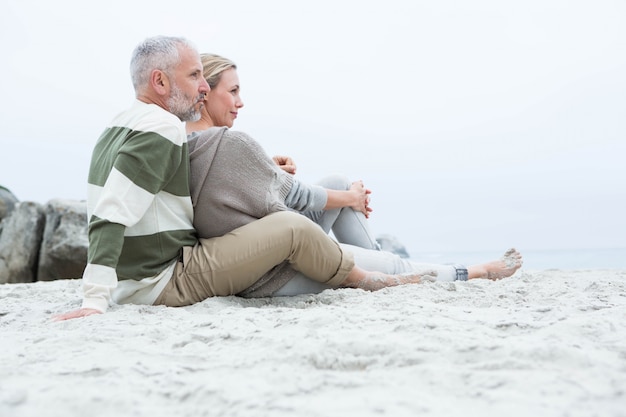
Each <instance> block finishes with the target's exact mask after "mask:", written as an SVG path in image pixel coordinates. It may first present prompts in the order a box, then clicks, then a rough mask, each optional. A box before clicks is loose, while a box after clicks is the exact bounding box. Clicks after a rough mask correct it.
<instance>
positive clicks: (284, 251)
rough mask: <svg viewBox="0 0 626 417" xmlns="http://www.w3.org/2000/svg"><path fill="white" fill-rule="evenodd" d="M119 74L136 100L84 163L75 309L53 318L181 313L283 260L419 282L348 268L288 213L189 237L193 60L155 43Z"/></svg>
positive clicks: (198, 101)
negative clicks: (144, 307) (82, 240)
mask: <svg viewBox="0 0 626 417" xmlns="http://www.w3.org/2000/svg"><path fill="white" fill-rule="evenodd" d="M130 69H131V77H132V82H133V87H134V89H135V93H136V100H135V102H134V103H133V105H132V106H131V108H130V109H128V110H126V111H124V112H122V113H121V114H120V115H118V116H117V117H116V118H115V119H114V120H113V122H112V123H111V125H110V126H109V127H107V128H106V129H105V131H104V132H103V134H102V135H101V137H100V139H99V140H98V142H97V144H96V146H95V149H94V152H93V155H92V161H91V166H90V171H89V179H88V182H89V191H88V204H87V207H88V217H89V250H88V263H87V267H86V268H85V272H84V274H83V291H84V297H83V303H82V307H81V308H79V309H77V310H74V311H71V312H68V313H65V314H62V315H59V316H57V317H56V319H57V320H67V319H72V318H77V317H84V316H89V315H92V314H98V313H104V312H105V311H106V310H107V308H108V306H109V304H110V303H111V301H113V302H116V303H134V304H164V305H168V306H182V305H189V304H193V303H195V302H199V301H202V300H204V299H206V298H208V297H211V296H216V295H232V294H237V293H239V292H241V291H242V290H244V289H246V288H248V287H250V285H252V284H253V283H255V282H256V281H257V280H258V279H259V278H260V277H261V276H262V275H264V274H265V273H266V272H268V271H269V270H271V269H272V268H273V267H275V266H276V265H278V264H280V263H282V262H284V261H287V262H289V263H290V264H291V265H292V266H293V267H294V269H297V270H299V271H301V272H302V273H304V274H305V275H307V276H308V277H310V278H312V279H315V280H316V281H319V282H324V283H327V284H329V285H331V286H340V285H342V286H359V287H361V288H365V289H376V288H379V287H381V286H385V285H386V284H385V283H387V284H389V285H397V284H399V283H406V282H419V280H420V278H419V276H417V275H414V276H411V277H406V276H404V277H403V278H402V280H401V282H400V281H398V279H397V277H395V276H391V275H385V274H379V273H376V274H370V273H367V272H366V271H364V270H363V269H360V268H358V267H356V266H355V265H354V260H353V256H352V255H351V254H349V253H344V252H342V250H341V249H340V247H339V245H338V244H337V243H336V242H334V241H333V240H332V239H330V238H329V237H328V236H327V235H326V233H324V231H323V230H322V229H321V228H319V227H318V226H317V225H316V224H314V223H313V222H311V221H310V220H308V219H307V218H305V217H304V216H301V215H299V214H296V213H291V212H280V213H275V214H272V215H269V216H266V217H264V218H263V219H260V220H257V221H254V222H252V223H250V224H247V225H245V226H243V227H240V228H238V229H235V230H234V231H233V232H231V233H228V234H226V235H224V236H221V237H217V238H212V239H198V238H197V237H196V233H195V230H194V229H193V226H192V221H193V207H192V202H191V198H190V192H189V155H188V148H187V140H186V132H185V127H184V123H183V122H185V121H190V120H197V119H198V118H199V117H200V110H201V108H202V106H203V100H204V96H205V94H207V93H208V91H209V86H208V84H207V83H206V81H205V79H204V77H203V75H202V65H201V63H200V57H199V55H198V53H197V51H196V49H195V48H194V47H193V46H192V45H191V44H190V43H189V42H188V41H187V40H185V39H184V38H176V37H163V36H157V37H153V38H148V39H146V40H145V41H144V42H143V43H142V44H140V45H139V46H137V48H136V49H135V51H134V52H133V56H132V59H131V65H130ZM370 284H371V285H373V287H371V288H370V287H368V285H370Z"/></svg>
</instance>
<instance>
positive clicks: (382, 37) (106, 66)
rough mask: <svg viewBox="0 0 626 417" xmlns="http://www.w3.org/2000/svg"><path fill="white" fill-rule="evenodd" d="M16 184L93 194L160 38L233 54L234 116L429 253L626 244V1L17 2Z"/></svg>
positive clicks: (11, 150) (12, 27)
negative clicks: (93, 157) (151, 45)
mask: <svg viewBox="0 0 626 417" xmlns="http://www.w3.org/2000/svg"><path fill="white" fill-rule="evenodd" d="M0 9H1V11H2V12H1V13H0V36H1V38H2V56H3V64H2V65H1V66H0V76H1V80H2V86H1V87H0V92H1V97H2V100H1V102H0V127H1V133H0V185H3V186H5V187H7V188H9V189H10V190H11V191H12V192H13V193H14V194H15V195H16V197H17V198H18V199H19V200H21V201H35V202H39V203H42V204H45V203H46V202H48V201H49V200H51V199H54V198H64V199H76V200H83V199H85V198H86V178H87V171H88V166H89V159H90V154H91V150H92V148H93V145H94V143H95V141H96V139H97V138H98V136H99V135H100V133H101V132H102V130H103V128H104V127H105V126H106V125H107V124H108V123H109V121H110V120H111V119H112V118H113V117H114V116H115V115H116V114H117V113H119V112H120V111H122V110H124V109H126V108H127V107H128V106H130V104H131V102H132V100H133V99H134V93H133V90H132V85H131V82H130V75H129V69H128V67H129V60H130V55H131V53H132V50H133V49H134V47H135V46H136V45H137V44H138V43H139V42H141V41H142V40H143V39H145V38H146V37H149V36H153V35H161V34H162V35H176V36H184V37H186V38H188V39H190V40H191V41H192V42H193V43H194V44H195V45H196V46H197V48H198V50H199V51H200V52H213V53H219V54H221V55H224V56H226V57H228V58H230V59H232V60H234V61H235V62H236V63H237V65H238V68H239V69H238V73H239V78H240V81H241V86H242V90H241V93H242V98H243V101H244V104H245V106H244V108H243V109H242V110H241V111H240V113H239V118H238V120H237V122H236V124H235V127H234V128H235V129H237V130H242V131H245V132H247V133H249V134H250V135H252V136H253V137H254V138H255V139H257V140H258V141H259V142H260V143H261V144H262V145H263V146H264V147H265V149H266V150H267V152H268V154H270V155H275V154H286V155H290V156H292V157H293V158H294V160H295V161H296V163H297V165H298V173H297V176H298V178H300V180H301V181H305V182H315V181H316V180H318V179H320V178H322V177H323V176H325V175H328V174H331V173H343V174H346V175H347V176H349V177H350V178H352V179H353V180H358V179H362V180H363V181H364V183H365V185H366V187H367V188H370V189H371V190H372V194H371V197H372V201H371V206H372V208H373V209H374V212H373V213H372V216H371V218H370V223H371V226H372V229H373V231H374V233H375V234H376V235H380V234H391V235H394V236H396V237H398V238H399V239H400V241H401V242H403V243H404V244H405V245H406V246H407V248H408V249H409V251H411V252H420V251H421V252H429V251H464V250H465V251H470V250H471V251H481V250H502V251H504V250H505V249H507V248H508V247H512V246H514V247H516V248H518V249H520V250H521V251H523V250H525V249H529V250H536V249H581V248H582V249H585V248H590V249H594V248H626V217H625V216H624V214H623V213H624V212H626V191H624V190H625V189H626V187H625V183H626V162H625V159H626V76H625V74H626V2H623V1H619V0H616V1H607V0H598V1H593V2H591V1H568V0H562V1H561V0H529V1H524V2H503V1H499V0H475V1H471V2H465V1H460V0H459V1H453V0H439V1H421V0H386V1H384V2H383V1H367V0H365V1H358V2H357V1H343V2H342V1H336V0H335V1H328V0H318V1H315V2H294V1H287V0H285V1H277V0H265V1H255V0H239V1H236V2H229V1H219V2H216V1H203V2H180V3H172V2H165V1H160V0H153V1H145V0H137V1H132V2H129V1H123V2H122V1H119V0H110V1H107V2H95V3H93V2H80V1H69V0H57V1H54V2H49V1H45V0H41V1H35V0H4V1H3V2H2V6H0Z"/></svg>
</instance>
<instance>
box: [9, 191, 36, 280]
mask: <svg viewBox="0 0 626 417" xmlns="http://www.w3.org/2000/svg"><path fill="white" fill-rule="evenodd" d="M44 223H45V215H44V209H43V207H42V205H41V204H38V203H33V202H20V203H17V204H15V207H14V208H13V210H12V211H11V214H10V215H9V216H8V217H6V218H4V219H3V220H2V234H0V284H6V283H16V282H34V281H36V279H37V276H36V272H37V261H38V258H39V246H40V245H41V238H42V235H43V229H44Z"/></svg>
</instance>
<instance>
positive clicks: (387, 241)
mask: <svg viewBox="0 0 626 417" xmlns="http://www.w3.org/2000/svg"><path fill="white" fill-rule="evenodd" d="M376 241H377V242H378V244H379V245H380V247H381V249H382V250H385V251H388V252H392V253H395V254H396V255H398V256H400V257H401V258H410V257H411V256H410V255H409V253H408V252H407V250H406V248H405V246H404V245H403V244H402V242H400V240H399V239H398V238H397V237H395V236H393V235H380V236H378V237H377V238H376Z"/></svg>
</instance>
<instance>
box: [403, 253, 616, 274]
mask: <svg viewBox="0 0 626 417" xmlns="http://www.w3.org/2000/svg"><path fill="white" fill-rule="evenodd" d="M517 249H518V250H519V251H520V253H521V254H522V256H523V259H524V264H523V266H522V269H525V270H546V269H561V270H581V269H583V270H584V269H623V270H626V248H604V249H544V250H536V249H535V250H532V249H530V250H528V249H523V248H517ZM409 254H410V257H411V259H412V260H415V261H417V262H428V263H439V264H448V263H460V264H463V265H474V264H479V263H483V262H486V261H490V260H495V259H499V258H500V257H502V254H503V252H502V251H466V252H446V251H441V252H413V251H410V252H409Z"/></svg>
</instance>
